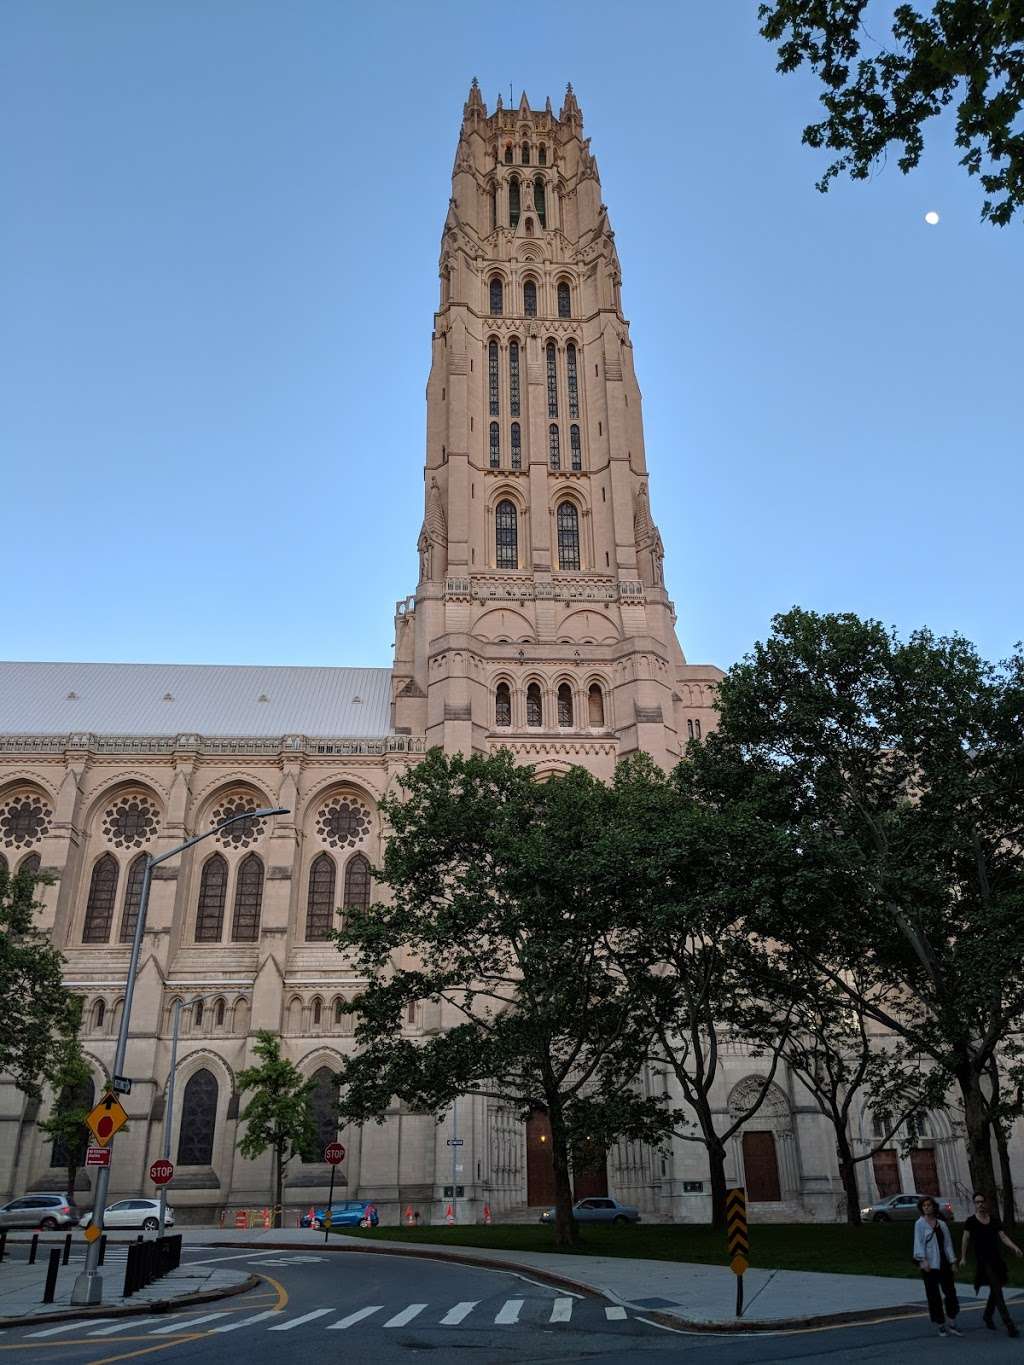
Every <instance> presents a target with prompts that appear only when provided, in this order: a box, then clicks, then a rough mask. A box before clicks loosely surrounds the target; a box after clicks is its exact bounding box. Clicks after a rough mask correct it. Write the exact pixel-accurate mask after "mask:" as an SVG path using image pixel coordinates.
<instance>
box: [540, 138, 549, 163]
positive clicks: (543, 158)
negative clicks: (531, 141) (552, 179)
mask: <svg viewBox="0 0 1024 1365" xmlns="http://www.w3.org/2000/svg"><path fill="white" fill-rule="evenodd" d="M547 164H548V149H547V145H546V144H545V143H543V142H542V143H541V144H540V146H539V147H538V148H537V165H538V166H546V165H547Z"/></svg>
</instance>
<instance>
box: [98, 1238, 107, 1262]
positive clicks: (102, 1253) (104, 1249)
mask: <svg viewBox="0 0 1024 1365" xmlns="http://www.w3.org/2000/svg"><path fill="white" fill-rule="evenodd" d="M106 1255H107V1234H106V1233H105V1232H103V1233H101V1234H100V1259H99V1260H98V1261H97V1262H96V1264H97V1265H102V1264H103V1262H104V1260H105V1258H106Z"/></svg>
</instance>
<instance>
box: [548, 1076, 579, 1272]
mask: <svg viewBox="0 0 1024 1365" xmlns="http://www.w3.org/2000/svg"><path fill="white" fill-rule="evenodd" d="M548 1122H549V1123H550V1124H551V1164H552V1166H553V1167H554V1176H555V1246H557V1247H563V1248H566V1249H570V1248H572V1247H576V1246H579V1230H578V1228H577V1226H576V1219H575V1218H574V1217H573V1212H572V1180H571V1178H570V1175H569V1143H568V1140H567V1138H566V1133H565V1124H564V1123H563V1122H562V1110H561V1107H560V1105H559V1104H558V1102H557V1101H556V1102H555V1103H554V1104H551V1103H550V1102H549V1104H548Z"/></svg>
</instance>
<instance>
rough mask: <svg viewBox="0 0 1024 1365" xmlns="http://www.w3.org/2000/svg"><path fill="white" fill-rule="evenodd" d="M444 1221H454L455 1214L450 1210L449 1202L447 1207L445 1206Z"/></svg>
mask: <svg viewBox="0 0 1024 1365" xmlns="http://www.w3.org/2000/svg"><path fill="white" fill-rule="evenodd" d="M444 1221H445V1222H446V1223H454V1222H455V1214H454V1213H453V1212H452V1206H451V1204H449V1205H448V1207H447V1208H446V1209H445V1211H444Z"/></svg>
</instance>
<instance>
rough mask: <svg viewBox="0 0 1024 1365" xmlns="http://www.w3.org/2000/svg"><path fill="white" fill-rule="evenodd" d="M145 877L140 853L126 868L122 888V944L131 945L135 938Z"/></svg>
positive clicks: (144, 865) (144, 863)
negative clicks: (126, 874)
mask: <svg viewBox="0 0 1024 1365" xmlns="http://www.w3.org/2000/svg"><path fill="white" fill-rule="evenodd" d="M145 877H146V854H145V853H140V854H139V856H138V857H137V858H136V859H135V860H134V861H133V862H132V864H131V866H130V867H129V868H128V876H127V878H126V880H125V887H124V906H123V907H122V910H121V933H120V935H119V937H120V940H121V942H122V943H131V941H132V939H133V938H134V937H135V926H136V924H138V922H139V907H140V906H141V905H142V883H143V881H144V880H145Z"/></svg>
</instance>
